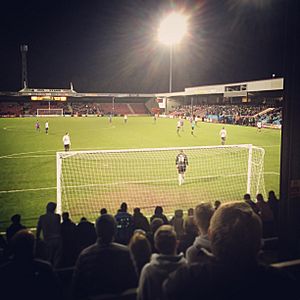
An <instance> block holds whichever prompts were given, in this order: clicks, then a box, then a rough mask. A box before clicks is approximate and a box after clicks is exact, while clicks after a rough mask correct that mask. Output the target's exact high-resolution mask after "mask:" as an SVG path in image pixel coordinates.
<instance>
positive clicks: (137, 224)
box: [133, 207, 150, 232]
mask: <svg viewBox="0 0 300 300" xmlns="http://www.w3.org/2000/svg"><path fill="white" fill-rule="evenodd" d="M133 224H134V229H142V230H144V231H145V232H149V231H150V224H149V221H148V219H147V218H146V217H145V216H144V215H143V214H142V213H141V209H140V208H139V207H136V208H135V209H134V210H133Z"/></svg>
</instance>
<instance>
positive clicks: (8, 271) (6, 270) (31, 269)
mask: <svg viewBox="0 0 300 300" xmlns="http://www.w3.org/2000/svg"><path fill="white" fill-rule="evenodd" d="M11 245H12V253H13V257H12V259H11V260H10V261H9V262H7V263H5V264H4V265H2V266H1V267H0V282H1V294H2V296H3V297H4V296H5V297H6V299H11V300H20V299H31V300H38V299H45V300H48V299H49V300H53V299H61V289H60V285H59V283H58V280H57V277H56V276H55V273H54V271H53V269H52V266H51V264H50V263H49V262H46V261H42V260H38V259H35V258H34V246H35V240H34V235H33V233H32V232H30V231H29V230H26V229H22V230H20V231H18V232H17V233H16V234H15V235H14V236H13V237H12V239H11ZM3 299H4V298H3Z"/></svg>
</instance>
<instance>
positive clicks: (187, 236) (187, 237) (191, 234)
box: [178, 208, 198, 254]
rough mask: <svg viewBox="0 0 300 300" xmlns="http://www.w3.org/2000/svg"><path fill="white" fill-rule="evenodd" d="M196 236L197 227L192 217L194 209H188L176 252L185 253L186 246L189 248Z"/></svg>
mask: <svg viewBox="0 0 300 300" xmlns="http://www.w3.org/2000/svg"><path fill="white" fill-rule="evenodd" d="M197 236H198V227H197V225H196V222H195V218H194V209H193V208H189V209H188V215H187V217H186V219H185V220H184V234H183V235H182V236H181V238H180V239H179V245H178V253H180V252H183V253H184V254H185V253H186V250H187V248H189V247H190V246H191V245H192V244H193V243H194V240H195V238H196V237H197Z"/></svg>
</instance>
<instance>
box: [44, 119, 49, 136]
mask: <svg viewBox="0 0 300 300" xmlns="http://www.w3.org/2000/svg"><path fill="white" fill-rule="evenodd" d="M48 131H49V122H48V121H46V123H45V132H46V134H48Z"/></svg>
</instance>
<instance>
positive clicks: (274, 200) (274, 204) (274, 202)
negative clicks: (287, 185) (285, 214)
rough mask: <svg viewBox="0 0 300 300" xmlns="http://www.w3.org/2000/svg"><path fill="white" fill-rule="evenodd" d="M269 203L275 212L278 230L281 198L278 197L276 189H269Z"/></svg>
mask: <svg viewBox="0 0 300 300" xmlns="http://www.w3.org/2000/svg"><path fill="white" fill-rule="evenodd" d="M268 204H269V206H270V208H271V210H272V212H273V216H274V223H275V227H276V231H277V230H278V222H279V200H278V199H277V197H276V195H275V192H274V191H269V195H268Z"/></svg>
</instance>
